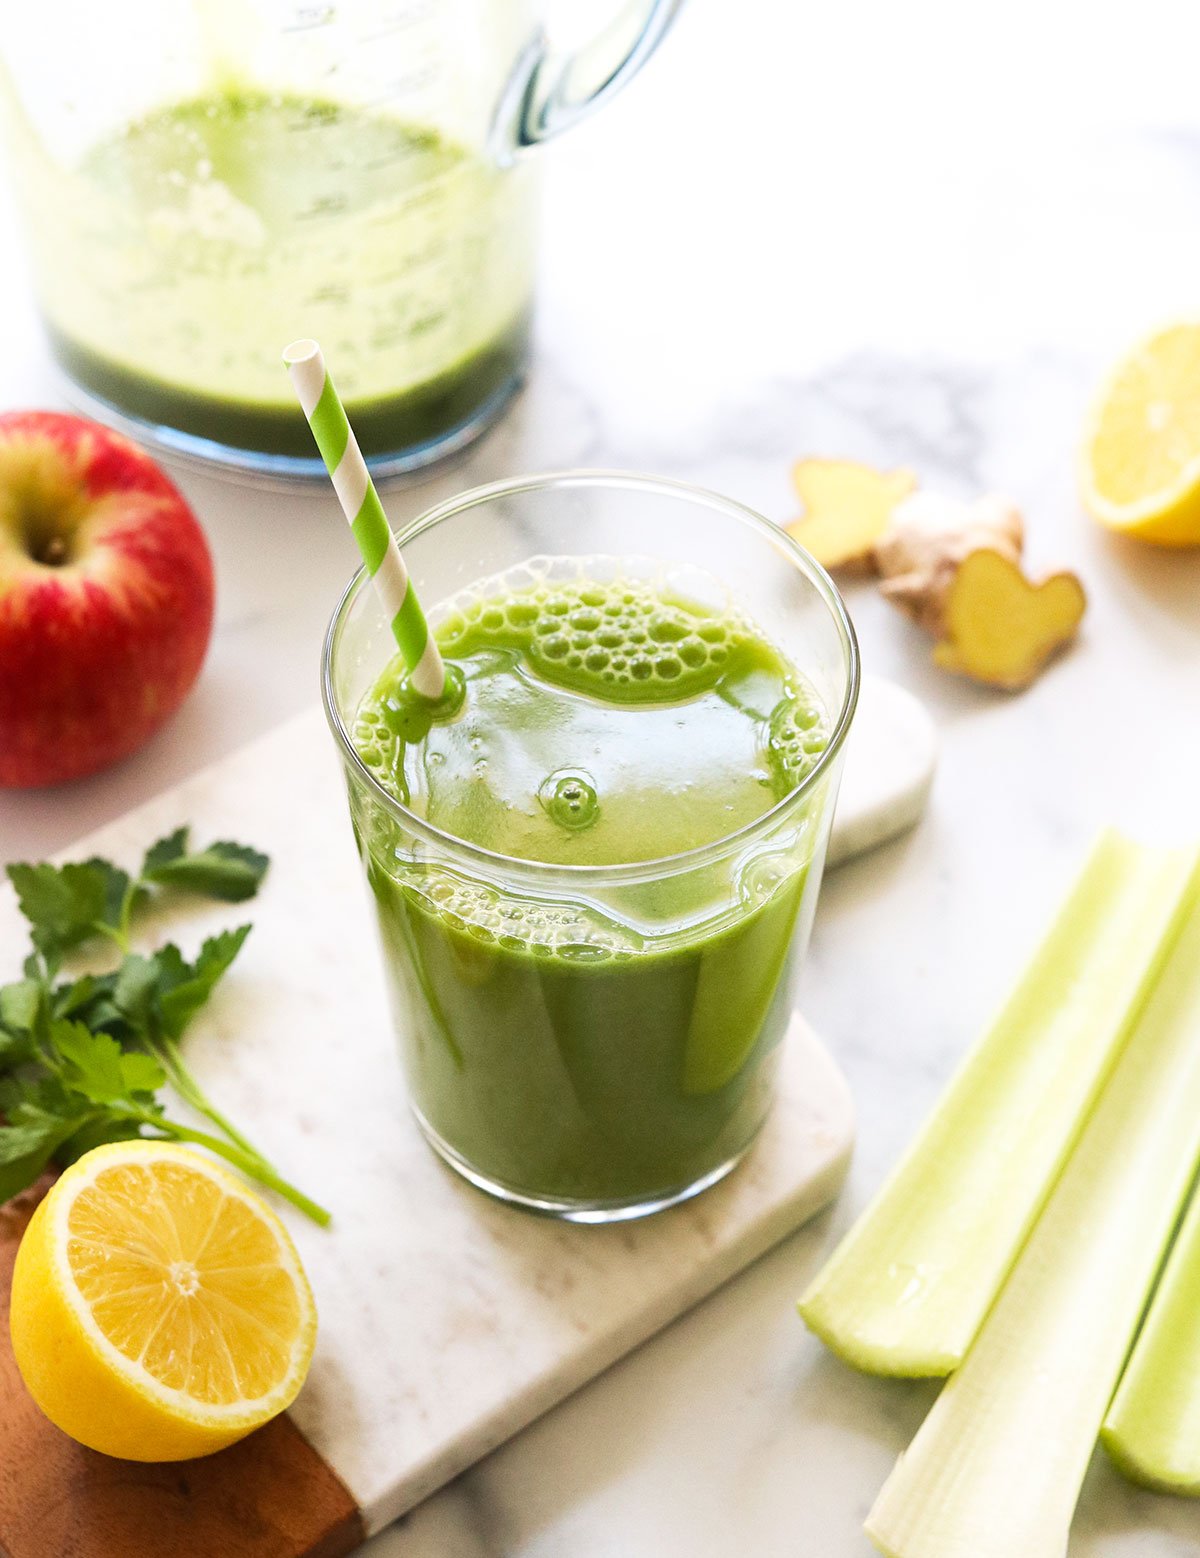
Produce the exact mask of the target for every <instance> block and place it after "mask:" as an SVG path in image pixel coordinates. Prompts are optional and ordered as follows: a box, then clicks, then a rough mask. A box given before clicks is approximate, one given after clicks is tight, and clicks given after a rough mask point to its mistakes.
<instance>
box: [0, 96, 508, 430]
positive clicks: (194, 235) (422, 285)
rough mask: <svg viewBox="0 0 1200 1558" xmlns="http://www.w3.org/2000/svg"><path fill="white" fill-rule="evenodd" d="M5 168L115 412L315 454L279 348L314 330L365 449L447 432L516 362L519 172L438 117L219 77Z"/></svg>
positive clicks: (26, 153)
mask: <svg viewBox="0 0 1200 1558" xmlns="http://www.w3.org/2000/svg"><path fill="white" fill-rule="evenodd" d="M17 170H18V175H19V176H20V177H21V182H22V184H23V186H24V194H25V198H26V200H27V202H29V203H30V204H31V205H32V206H34V207H35V208H37V207H39V206H41V207H42V208H43V209H42V211H41V215H40V216H39V218H38V219H37V220H34V221H33V222H32V223H31V228H32V231H33V233H34V235H35V241H36V240H37V239H38V238H39V237H40V239H41V241H40V243H39V245H38V252H37V254H36V276H37V284H38V288H39V293H40V300H41V304H42V308H43V312H44V315H45V317H46V322H47V325H48V327H49V330H50V335H51V340H52V343H53V346H54V349H55V352H56V354H57V356H58V357H59V359H60V361H61V362H62V363H63V365H64V366H65V367H66V369H67V370H68V372H69V373H70V374H71V375H72V377H74V378H75V379H76V380H77V381H78V382H79V383H80V384H81V385H82V386H83V387H84V388H85V389H87V390H89V391H91V392H92V393H94V394H95V395H97V396H98V397H99V398H100V399H102V400H104V401H106V402H108V403H109V404H111V405H113V406H115V407H116V408H117V409H118V410H120V411H122V412H124V413H125V414H127V415H130V416H134V417H137V418H139V419H141V420H143V421H147V422H151V423H163V424H166V425H168V426H173V427H177V428H180V429H182V430H184V431H186V432H188V433H190V434H192V435H194V436H197V437H201V438H210V439H214V440H216V441H218V442H221V443H227V444H233V445H236V446H240V447H244V448H249V449H257V450H262V451H265V452H268V453H277V454H285V455H298V456H301V457H306V456H311V454H312V444H311V437H310V434H309V432H308V429H307V427H306V426H305V425H304V422H303V419H302V418H299V417H298V416H297V415H296V410H295V404H294V401H293V399H292V397H291V392H290V389H289V386H288V382H287V377H286V375H285V374H284V373H283V371H282V369H281V367H280V362H279V354H280V351H281V349H282V347H283V346H284V345H285V344H286V343H287V342H288V341H289V340H292V339H294V338H295V337H296V336H298V335H310V336H315V337H316V338H317V339H319V340H320V341H321V344H322V346H323V347H324V349H325V351H326V353H327V355H328V357H329V359H330V361H331V362H332V363H333V364H335V365H336V371H337V377H338V387H339V390H340V392H341V394H342V398H343V400H344V401H345V402H346V404H347V409H348V411H349V413H350V417H351V420H352V422H353V424H354V426H355V429H356V432H357V435H358V438H359V442H360V444H361V445H362V447H363V449H364V451H365V452H366V453H367V454H372V453H376V452H384V451H393V450H397V449H402V448H407V447H410V446H413V445H418V444H421V443H425V442H430V441H433V440H436V439H437V438H439V437H441V436H443V435H445V434H446V433H448V432H452V431H453V430H455V429H456V428H457V427H459V426H461V425H462V424H463V423H464V422H466V421H468V420H469V419H470V418H471V416H472V415H473V414H474V413H475V412H476V411H477V410H478V409H479V408H480V406H482V405H483V404H485V403H486V402H487V401H488V400H489V398H490V397H492V396H494V395H499V394H502V393H503V392H504V390H505V388H506V387H507V386H509V385H511V383H512V382H513V380H514V378H515V377H516V376H517V375H518V374H519V372H520V370H521V364H522V362H523V359H524V354H525V350H526V344H527V336H528V327H529V300H530V294H531V288H532V270H533V254H532V244H533V238H534V215H533V209H532V201H533V187H532V185H531V184H530V183H529V181H528V179H527V177H526V174H525V171H524V170H522V169H520V168H517V169H510V170H505V171H501V170H499V169H497V168H494V167H491V166H489V165H488V164H486V163H485V162H484V161H483V160H482V159H481V158H480V157H478V156H474V155H472V154H471V153H469V152H468V151H467V150H466V149H465V148H463V147H461V146H458V145H456V144H454V143H453V142H452V141H450V140H449V139H447V138H445V137H443V136H441V135H439V134H438V133H437V132H436V131H433V130H430V129H423V128H420V127H414V126H412V125H409V124H405V123H403V122H401V121H399V120H396V119H393V118H390V117H388V116H387V115H386V114H383V113H379V112H375V111H371V110H368V109H365V108H358V107H354V106H351V105H347V104H342V103H334V102H320V101H315V100H305V99H300V98H294V97H288V96H280V95H274V96H272V95H268V94H267V93H263V92H249V91H247V92H234V91H227V92H220V93H214V94H212V95H209V96H204V97H198V98H196V99H194V100H192V101H188V102H181V103H176V104H173V105H171V106H169V107H166V108H161V109H158V110H156V111H155V112H152V113H150V114H148V115H147V116H146V117H144V118H142V119H139V120H137V121H135V122H133V123H131V124H128V125H126V126H124V127H123V128H122V129H121V130H120V131H119V132H118V133H116V134H113V135H110V136H109V137H107V138H106V139H103V140H101V141H100V142H98V143H97V144H95V145H93V146H92V147H91V148H90V149H89V150H88V151H87V153H86V154H85V155H84V157H83V158H82V160H81V161H80V162H79V163H78V164H77V165H76V166H75V167H73V168H72V169H71V170H69V171H66V170H63V169H61V168H58V167H56V166H53V165H52V164H50V162H49V161H48V159H45V158H44V157H41V156H39V155H38V154H37V153H36V152H35V151H34V150H33V149H32V148H31V147H29V146H26V147H25V148H24V150H23V151H22V149H21V146H20V143H19V138H18V146H17Z"/></svg>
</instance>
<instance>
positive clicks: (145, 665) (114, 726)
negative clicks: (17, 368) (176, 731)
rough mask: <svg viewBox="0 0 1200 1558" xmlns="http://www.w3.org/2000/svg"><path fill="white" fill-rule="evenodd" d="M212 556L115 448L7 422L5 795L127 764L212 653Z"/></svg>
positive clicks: (1, 460)
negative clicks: (209, 649) (125, 759)
mask: <svg viewBox="0 0 1200 1558" xmlns="http://www.w3.org/2000/svg"><path fill="white" fill-rule="evenodd" d="M212 616H213V569H212V558H211V556H210V555H209V550H208V545H207V543H206V541H205V539H204V532H203V531H202V530H201V529H200V526H199V525H198V524H197V522H196V517H195V515H194V514H193V513H192V511H191V509H190V508H189V507H188V505H187V503H186V502H185V501H184V499H183V497H182V496H181V494H180V493H179V491H178V490H177V489H176V488H175V487H174V486H173V484H172V483H171V482H169V481H168V480H167V478H166V477H165V476H164V475H163V473H162V472H161V471H160V470H159V468H158V466H157V465H155V463H154V461H153V460H151V458H150V457H149V455H147V454H145V453H143V451H142V450H140V449H139V448H137V446H136V445H135V444H131V443H130V442H129V440H128V439H126V438H122V437H121V436H120V434H118V433H113V432H110V431H109V429H107V428H104V427H100V426H98V425H97V424H96V423H95V422H86V421H84V420H83V419H82V418H81V417H71V416H62V415H60V414H59V413H57V412H53V411H14V412H9V413H8V414H6V415H2V416H0V786H7V787H9V788H18V787H24V786H30V785H44V784H58V783H60V782H61V781H62V780H65V779H78V778H81V777H82V776H83V775H84V774H91V773H95V772H96V770H97V769H100V768H104V767H106V766H107V765H108V764H109V763H115V762H117V760H118V759H119V758H122V757H127V756H128V754H129V753H130V752H133V751H135V750H136V749H137V748H138V747H140V746H141V745H142V743H143V742H144V741H146V740H147V739H148V738H149V737H150V736H151V735H152V734H153V732H154V731H156V730H157V729H158V727H159V726H160V725H161V724H162V723H163V721H164V720H165V719H167V718H168V716H169V715H171V714H172V713H174V711H175V710H176V709H177V708H178V707H179V705H180V703H181V702H182V700H183V698H184V696H185V694H186V693H187V691H188V689H189V688H190V687H191V685H192V683H193V682H194V681H195V679H196V674H197V672H198V671H199V669H200V665H201V662H202V661H203V659H204V652H205V650H206V648H207V647H208V639H209V634H210V633H211V631H212Z"/></svg>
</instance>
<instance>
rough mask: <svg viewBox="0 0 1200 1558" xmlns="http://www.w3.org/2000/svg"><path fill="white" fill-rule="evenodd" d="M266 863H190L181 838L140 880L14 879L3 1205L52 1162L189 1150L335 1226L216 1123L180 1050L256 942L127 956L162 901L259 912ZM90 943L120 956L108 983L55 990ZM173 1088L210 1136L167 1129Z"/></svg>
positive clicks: (101, 978)
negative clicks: (21, 955)
mask: <svg viewBox="0 0 1200 1558" xmlns="http://www.w3.org/2000/svg"><path fill="white" fill-rule="evenodd" d="M267 865H268V860H267V857H266V855H262V854H259V853H258V852H257V851H256V850H253V849H249V848H247V847H246V846H245V845H243V844H232V843H228V842H219V843H215V844H210V845H208V846H207V848H205V849H202V850H196V851H193V850H191V849H190V848H189V839H188V829H187V828H178V829H176V831H175V832H174V833H172V834H170V835H169V836H168V837H166V838H163V839H160V840H159V841H158V842H157V843H156V844H154V845H153V846H152V847H151V848H150V849H149V850H147V851H146V854H145V857H144V859H143V861H142V866H141V869H140V871H139V872H138V873H137V875H136V876H131V875H130V874H129V873H128V872H126V871H123V870H121V868H120V867H119V866H116V865H114V864H113V863H112V862H111V861H109V860H100V859H92V860H83V861H78V862H74V863H72V864H69V865H64V866H53V865H50V864H48V863H46V862H43V863H41V864H40V865H11V866H9V867H8V875H9V879H10V880H11V882H12V884H13V887H14V888H15V889H16V893H17V902H18V905H19V907H20V910H21V913H22V914H23V915H24V916H25V918H26V919H27V920H28V921H29V926H30V939H31V941H32V943H33V950H32V951H31V952H30V954H29V956H28V957H27V958H26V960H25V965H24V978H22V979H19V980H16V981H15V982H14V983H12V984H8V985H3V986H0V1113H2V1114H3V1116H4V1119H5V1121H6V1122H7V1123H5V1124H3V1125H0V1201H6V1200H8V1199H9V1197H10V1196H14V1195H16V1194H17V1192H18V1191H19V1190H23V1189H24V1188H25V1187H26V1186H27V1185H29V1184H31V1183H32V1182H33V1180H35V1179H36V1178H37V1176H38V1175H39V1174H40V1173H41V1172H42V1170H43V1169H44V1168H45V1167H46V1165H47V1164H48V1163H49V1162H51V1161H52V1160H53V1161H55V1162H58V1163H70V1162H73V1161H74V1160H75V1159H76V1158H77V1157H79V1156H81V1155H82V1154H83V1153H84V1152H87V1151H88V1150H89V1149H90V1148H92V1147H96V1146H99V1145H100V1143H101V1142H108V1141H125V1140H129V1139H131V1138H133V1137H135V1136H144V1137H149V1138H150V1139H152V1140H157V1141H183V1142H193V1143H195V1144H197V1145H199V1146H203V1147H207V1148H208V1149H209V1151H211V1152H214V1153H216V1154H218V1155H219V1156H220V1157H222V1158H225V1159H226V1160H227V1161H228V1162H230V1163H232V1164H234V1165H235V1166H236V1167H237V1168H239V1169H241V1170H242V1172H243V1173H244V1174H246V1175H247V1176H248V1177H250V1178H251V1179H255V1180H257V1181H258V1182H259V1183H260V1184H262V1185H266V1186H267V1187H268V1188H270V1189H272V1190H275V1191H277V1192H278V1193H279V1194H280V1195H281V1196H284V1197H285V1198H286V1199H287V1200H288V1201H290V1202H291V1203H292V1205H293V1206H296V1207H298V1208H299V1209H300V1210H301V1211H303V1212H305V1213H306V1214H307V1215H308V1216H309V1217H311V1218H312V1219H313V1220H314V1221H315V1222H318V1223H321V1224H325V1223H328V1222H329V1213H328V1212H327V1211H325V1209H324V1208H323V1207H321V1206H318V1205H317V1203H316V1202H315V1201H312V1200H310V1199H309V1197H308V1196H306V1195H304V1194H303V1193H302V1192H301V1191H299V1190H297V1189H296V1188H295V1186H294V1185H290V1184H288V1183H287V1181H286V1180H284V1179H283V1178H282V1177H281V1176H280V1175H279V1174H278V1172H277V1171H276V1170H275V1169H274V1168H273V1167H272V1165H271V1164H270V1163H269V1162H268V1161H267V1159H266V1158H264V1157H263V1155H262V1153H261V1152H259V1150H258V1149H257V1148H256V1147H255V1146H254V1145H253V1144H252V1143H251V1142H250V1141H248V1140H247V1138H246V1137H245V1136H244V1135H243V1134H242V1133H241V1132H240V1131H239V1130H238V1129H237V1128H236V1127H235V1126H234V1125H233V1124H232V1123H231V1122H230V1121H229V1120H228V1119H226V1118H225V1116H224V1115H223V1114H222V1113H221V1112H220V1110H219V1109H217V1107H216V1105H215V1104H214V1103H213V1102H212V1100H211V1099H210V1098H209V1097H208V1095H207V1093H206V1092H205V1091H204V1089H203V1088H202V1087H201V1086H200V1083H199V1082H198V1081H197V1080H196V1078H195V1077H194V1076H193V1075H192V1073H191V1071H190V1070H189V1068H188V1066H187V1064H186V1063H185V1061H184V1059H183V1055H182V1052H181V1050H180V1043H179V1041H180V1039H181V1037H182V1036H183V1033H184V1030H185V1029H186V1028H187V1025H188V1023H189V1022H190V1021H191V1019H192V1018H193V1017H194V1016H195V1014H196V1012H197V1011H199V1009H200V1008H201V1007H202V1006H203V1005H204V1003H205V1002H206V1001H207V1000H208V998H209V996H210V995H211V994H212V991H213V988H214V986H215V985H216V983H217V981H218V980H219V979H220V978H221V976H222V975H223V974H224V973H225V971H226V969H228V967H229V965H230V964H231V963H232V962H233V960H234V958H235V957H237V955H238V952H239V951H240V950H241V947H242V944H243V942H244V941H245V939H246V937H247V936H248V935H249V934H250V926H249V925H240V926H238V927H237V929H236V930H229V931H222V932H221V933H220V934H219V935H216V936H210V937H209V938H208V939H207V940H206V941H205V942H204V943H203V945H202V946H201V948H200V951H199V953H198V954H197V956H196V957H195V958H194V959H193V960H192V961H190V962H189V960H188V959H187V958H186V957H184V955H183V953H182V952H181V951H180V950H179V948H178V947H177V946H176V945H175V944H174V943H173V942H167V943H166V945H165V946H162V947H160V948H159V949H158V950H157V951H156V952H135V951H134V950H133V948H132V945H131V940H130V936H131V925H132V922H133V919H134V917H135V915H136V914H137V912H138V910H139V909H140V908H142V907H143V906H144V905H145V904H146V903H147V902H148V901H149V900H150V899H151V898H152V897H153V896H154V895H155V894H156V893H158V892H160V891H161V890H162V889H182V890H185V891H188V892H194V893H200V894H202V895H203V896H205V897H208V898H215V899H219V900H221V901H223V902H226V903H241V902H244V901H245V900H246V899H248V898H253V897H254V895H255V893H256V892H257V891H258V887H259V883H260V882H261V881H262V879H263V877H264V875H265V874H266V870H267ZM98 938H106V939H107V940H109V941H111V942H113V943H114V944H115V946H116V947H117V949H118V950H119V951H120V953H121V960H120V962H119V963H118V964H117V966H116V967H115V968H113V969H111V970H110V971H109V972H107V973H101V974H83V975H80V976H78V977H75V978H70V977H60V975H61V974H62V968H63V960H64V958H65V956H66V955H67V953H69V952H72V951H74V950H75V949H76V948H78V947H81V946H83V945H84V944H85V943H87V942H91V941H95V940H97V939H98ZM167 1082H170V1084H171V1086H172V1087H173V1088H174V1089H175V1091H176V1093H178V1094H179V1096H180V1097H181V1098H183V1099H184V1100H185V1101H186V1102H187V1103H188V1104H189V1105H190V1106H191V1107H192V1108H193V1109H195V1110H196V1111H197V1113H198V1114H200V1115H202V1116H203V1117H204V1118H205V1119H206V1120H207V1121H208V1122H209V1124H211V1125H212V1126H214V1127H215V1129H216V1132H217V1134H213V1133H211V1132H208V1131H201V1130H194V1129H192V1128H191V1127H190V1126H188V1125H184V1124H182V1123H181V1122H180V1121H177V1120H172V1119H170V1118H169V1117H168V1116H167V1114H166V1111H165V1109H164V1107H163V1105H162V1104H161V1103H160V1102H159V1101H158V1096H157V1095H158V1092H159V1090H160V1089H161V1088H162V1087H163V1085H164V1084H165V1083H167Z"/></svg>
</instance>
